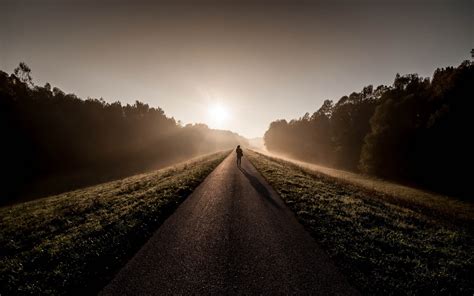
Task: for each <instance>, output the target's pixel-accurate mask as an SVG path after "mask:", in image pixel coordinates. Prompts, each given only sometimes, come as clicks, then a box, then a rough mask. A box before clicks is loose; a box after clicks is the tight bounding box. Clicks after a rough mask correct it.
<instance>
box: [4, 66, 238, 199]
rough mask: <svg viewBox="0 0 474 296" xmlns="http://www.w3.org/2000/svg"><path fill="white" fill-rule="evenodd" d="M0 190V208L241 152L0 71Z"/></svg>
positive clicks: (22, 70)
mask: <svg viewBox="0 0 474 296" xmlns="http://www.w3.org/2000/svg"><path fill="white" fill-rule="evenodd" d="M0 133H1V135H2V144H1V145H0V149H1V150H0V155H1V158H2V161H1V163H2V170H3V174H2V175H3V176H4V177H2V182H1V183H2V186H1V187H0V203H5V202H7V201H11V200H13V199H16V198H18V197H23V196H41V195H45V194H51V193H56V192H60V191H64V190H70V189H74V188H78V187H81V186H84V185H88V184H94V183H99V182H103V181H106V180H110V179H113V178H118V177H123V176H127V175H130V174H132V173H136V172H140V171H144V170H148V169H152V168H157V167H160V166H164V165H168V164H172V163H175V162H177V161H182V160H185V159H189V158H191V157H193V156H197V155H201V154H205V153H211V152H214V151H218V150H222V149H228V148H232V147H235V146H236V145H238V144H241V145H242V144H243V145H246V144H247V140H246V139H244V138H243V137H241V136H239V135H238V134H235V133H232V132H230V131H222V130H213V129H209V128H208V127H207V126H206V125H204V124H188V125H186V126H182V125H181V124H180V123H179V122H177V121H176V120H175V119H174V118H170V117H167V116H166V115H165V113H164V111H163V110H162V109H160V108H152V107H150V106H148V105H147V104H144V103H142V102H139V101H136V102H135V103H134V104H133V105H130V104H126V105H122V104H121V103H120V102H118V101H117V102H114V103H107V102H105V101H104V100H103V99H92V98H88V99H86V100H83V99H81V98H78V97H77V96H76V95H74V94H66V93H65V92H63V91H62V90H61V89H59V88H57V87H51V85H50V84H49V83H46V85H44V86H37V85H34V83H33V79H32V77H31V69H30V68H29V67H28V66H27V65H26V64H24V63H20V65H19V67H18V68H16V69H15V70H14V73H12V74H10V75H8V74H7V73H6V72H3V71H0Z"/></svg>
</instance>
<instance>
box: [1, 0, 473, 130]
mask: <svg viewBox="0 0 474 296" xmlns="http://www.w3.org/2000/svg"><path fill="white" fill-rule="evenodd" d="M95 2H99V1H78V0H77V1H74V0H69V1H68V0H65V1H40V0H36V1H34V0H31V1H18V0H17V1H8V2H7V1H4V0H3V1H2V0H0V37H1V38H0V42H1V43H0V69H1V70H3V71H6V72H9V73H11V72H12V71H13V69H14V68H15V66H16V65H18V63H19V62H20V61H25V62H26V63H27V64H28V65H29V66H30V67H31V68H32V74H33V77H34V81H35V83H36V84H39V85H44V83H45V82H50V83H51V85H53V86H58V87H59V88H61V89H62V90H63V91H65V92H66V93H75V94H76V95H78V96H80V97H82V98H87V97H94V98H100V97H103V98H104V99H105V100H106V101H110V102H112V101H116V100H120V101H121V102H123V103H132V102H134V101H135V100H140V101H143V102H145V103H148V104H149V105H151V106H154V107H161V108H163V109H164V111H165V112H166V114H167V115H168V116H173V117H174V118H176V119H177V120H181V121H182V122H183V123H189V122H204V123H207V124H209V125H210V126H211V127H216V128H223V129H231V130H233V131H235V132H238V133H240V134H242V135H244V136H247V137H256V136H262V135H263V133H264V132H265V130H266V129H267V127H268V125H269V123H270V122H271V121H273V120H275V119H279V118H286V119H291V118H296V117H300V116H302V115H303V114H304V113H305V112H310V113H312V112H314V111H316V110H317V109H318V108H319V107H320V105H321V103H322V101H323V100H325V99H333V100H337V99H339V98H340V97H341V96H343V95H346V94H349V93H351V92H352V91H359V90H361V89H362V87H363V86H365V85H368V84H373V85H378V84H391V83H392V82H393V78H394V76H395V74H396V73H397V72H399V73H402V74H405V73H414V72H416V73H419V74H421V75H423V76H430V75H431V74H432V73H433V71H434V70H435V69H436V68H437V67H445V66H451V65H453V66H454V65H458V64H460V63H461V62H462V61H463V60H465V59H469V58H470V54H469V51H470V50H471V49H472V48H473V47H474V32H473V28H474V23H473V19H474V4H473V3H474V1H471V0H469V1H456V0H446V1H382V0H381V1H356V0H353V1H306V3H303V1H288V2H286V1H278V4H275V3H276V2H271V1H267V2H266V3H265V2H259V3H255V2H253V1H241V2H239V3H240V4H238V5H237V4H233V3H234V1H230V0H227V1H221V3H222V2H226V3H227V4H226V5H222V4H219V5H217V4H215V3H213V2H212V1H206V2H204V1H201V2H199V1H195V2H194V3H197V2H199V3H201V4H199V5H197V4H193V5H190V4H186V3H185V2H186V1H178V2H180V3H181V4H180V5H175V4H173V5H170V4H169V3H176V1H174V2H173V1H169V2H168V3H167V4H163V3H164V2H161V3H162V4H156V3H154V4H152V3H151V2H143V1H142V2H140V1H102V2H101V4H100V5H99V4H97V3H95ZM290 2H291V3H293V4H291V5H290V4H288V3H290ZM296 2H298V3H299V4H294V3H296ZM270 3H273V4H270ZM219 106H220V107H219ZM210 110H214V111H213V112H214V113H217V114H213V113H212V112H210ZM223 113H227V115H225V114H223ZM212 116H216V117H217V119H216V118H213V117H212Z"/></svg>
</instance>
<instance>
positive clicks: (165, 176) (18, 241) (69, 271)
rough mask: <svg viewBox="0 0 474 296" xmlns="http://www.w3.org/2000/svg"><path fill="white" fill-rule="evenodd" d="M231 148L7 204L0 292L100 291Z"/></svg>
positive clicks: (0, 225)
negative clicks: (141, 172)
mask: <svg viewBox="0 0 474 296" xmlns="http://www.w3.org/2000/svg"><path fill="white" fill-rule="evenodd" d="M228 154H229V152H220V153H216V154H212V155H208V156H204V157H201V158H197V159H194V160H191V161H189V162H186V163H183V164H179V165H176V166H173V167H170V168H166V169H162V170H158V171H154V172H151V173H146V174H141V175H136V176H133V177H129V178H125V179H122V180H118V181H113V182H109V183H104V184H101V185H98V186H93V187H89V188H85V189H81V190H76V191H72V192H67V193H64V194H60V195H56V196H51V197H47V198H43V199H40V200H35V201H31V202H27V203H23V204H18V205H15V206H11V207H4V208H0V259H1V260H0V295H66V294H67V295H71V294H74V295H85V294H94V293H97V292H98V291H99V290H100V289H101V288H102V287H103V286H104V285H105V284H106V283H107V282H108V281H109V280H110V279H111V278H112V277H113V276H114V274H115V273H116V272H117V271H118V270H119V269H120V267H122V266H123V265H124V264H125V263H126V262H127V261H128V260H129V259H130V258H131V256H133V254H134V253H135V252H136V251H137V250H138V249H139V248H140V247H141V246H142V245H143V244H144V243H145V242H146V240H147V239H148V238H149V237H150V236H151V235H152V234H153V233H154V231H156V229H157V228H158V226H159V225H160V224H161V223H162V222H163V221H164V220H165V219H166V218H167V217H168V216H169V215H170V214H171V213H172V212H173V211H174V210H175V209H176V208H177V207H178V205H179V204H180V203H181V202H182V201H183V200H184V199H185V198H186V197H187V196H188V195H189V194H190V193H192V192H193V190H194V189H195V188H196V187H197V186H198V185H199V184H200V183H201V182H202V181H203V180H204V179H205V177H206V176H207V175H208V174H209V173H210V172H212V170H214V168H215V167H216V166H217V165H218V164H219V163H220V162H221V161H222V160H223V159H224V158H225V157H226V156H227V155H228Z"/></svg>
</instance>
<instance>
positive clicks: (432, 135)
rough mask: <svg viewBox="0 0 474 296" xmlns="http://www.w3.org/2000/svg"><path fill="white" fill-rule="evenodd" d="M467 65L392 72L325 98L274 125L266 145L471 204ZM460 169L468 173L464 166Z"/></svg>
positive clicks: (472, 83) (472, 70) (472, 74)
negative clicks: (384, 79)
mask: <svg viewBox="0 0 474 296" xmlns="http://www.w3.org/2000/svg"><path fill="white" fill-rule="evenodd" d="M472 98H474V63H473V62H469V61H465V62H463V63H462V64H461V65H460V66H458V67H448V68H443V69H437V70H436V71H435V72H434V74H433V77H432V78H431V79H429V78H423V77H419V76H418V75H417V74H409V75H403V76H401V75H399V74H397V75H396V77H395V80H394V83H393V85H391V86H385V85H381V86H378V87H375V88H374V87H373V86H372V85H369V86H367V87H364V88H363V89H362V91H360V92H353V93H352V94H350V95H348V96H344V97H342V98H340V99H339V100H338V101H337V102H336V103H333V102H332V101H330V100H326V101H325V102H324V103H323V105H322V106H321V108H320V109H319V110H318V111H316V112H314V113H313V114H311V115H310V114H309V113H306V114H305V115H304V116H303V117H301V118H299V119H293V120H291V121H289V122H287V121H286V120H276V121H274V122H272V123H271V124H270V127H269V129H268V130H267V132H266V133H265V136H264V140H265V145H266V148H267V149H268V150H269V151H270V152H276V153H279V154H283V155H286V156H288V157H291V158H295V159H298V160H302V161H308V162H313V163H319V164H323V165H326V166H331V167H337V168H341V169H346V170H351V171H356V172H362V173H365V174H370V175H374V176H377V177H382V178H387V179H391V180H396V181H399V182H403V183H407V184H409V185H415V186H420V187H424V188H428V189H431V190H434V191H438V192H441V193H446V194H450V195H456V196H460V197H463V198H465V199H472V188H471V187H470V184H469V181H470V180H469V174H466V173H465V169H464V166H465V165H466V164H468V163H474V156H473V154H472V151H474V144H473V141H472V139H471V136H470V130H471V129H472V119H471V116H472V115H471V112H472V110H473V107H474V103H473V100H472ZM466 169H470V167H469V168H466Z"/></svg>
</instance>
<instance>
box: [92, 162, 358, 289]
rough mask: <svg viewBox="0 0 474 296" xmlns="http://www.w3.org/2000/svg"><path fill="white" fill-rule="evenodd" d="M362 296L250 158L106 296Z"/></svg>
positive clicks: (198, 194) (216, 181) (184, 207)
mask: <svg viewBox="0 0 474 296" xmlns="http://www.w3.org/2000/svg"><path fill="white" fill-rule="evenodd" d="M288 294H290V295H291V294H293V295H294V294H297V295H357V294H358V292H357V291H356V290H355V289H354V288H353V287H351V286H350V285H349V283H348V282H347V280H346V279H345V277H344V276H343V275H342V274H341V273H340V272H339V271H338V269H337V268H336V267H335V266H334V264H333V263H332V262H331V260H330V259H329V258H328V257H327V255H326V254H325V253H324V251H323V250H322V249H321V248H320V247H319V246H318V244H317V243H316V242H315V241H314V240H313V239H312V238H311V236H310V235H309V234H308V233H307V232H306V231H305V230H304V229H303V227H302V226H301V225H300V224H299V223H298V222H297V220H296V218H295V217H294V215H293V213H292V212H291V211H290V210H289V209H288V208H287V207H286V206H285V204H284V203H283V201H282V200H281V199H280V197H279V196H278V195H277V194H276V192H275V191H274V190H273V189H272V188H271V187H270V186H269V185H268V184H267V182H266V181H265V180H264V179H263V178H262V177H261V175H260V174H259V173H258V172H257V171H256V169H255V168H254V167H253V166H252V164H251V163H250V162H249V161H247V159H246V158H245V157H244V158H243V159H242V168H240V169H239V168H238V167H237V166H236V159H235V153H232V154H231V155H229V156H228V157H227V158H226V159H225V160H224V161H223V162H222V163H221V164H220V165H219V166H218V167H217V168H216V169H215V170H214V171H213V172H212V173H211V174H210V175H209V176H208V177H207V178H206V180H205V181H204V182H203V183H202V184H201V185H200V186H199V187H198V188H197V189H196V190H195V191H194V193H193V194H191V195H190V196H189V197H188V198H187V199H186V200H185V201H184V202H183V203H182V204H181V205H180V206H179V208H178V209H177V210H176V211H175V213H174V214H173V215H171V216H170V217H169V218H168V219H167V220H166V221H165V222H164V223H163V225H162V226H161V227H160V228H159V229H158V231H157V232H156V233H155V234H154V235H153V236H152V237H151V238H150V240H149V241H148V242H147V243H146V244H145V245H144V246H143V247H142V249H141V250H140V251H139V252H138V253H137V254H136V255H135V256H134V257H133V258H132V259H131V260H130V262H128V263H127V264H126V266H124V267H123V268H122V270H121V271H120V272H119V273H118V274H117V275H116V277H115V278H114V279H113V280H112V282H111V283H110V284H109V285H108V286H106V287H105V288H104V290H103V291H102V292H101V295H288Z"/></svg>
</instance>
